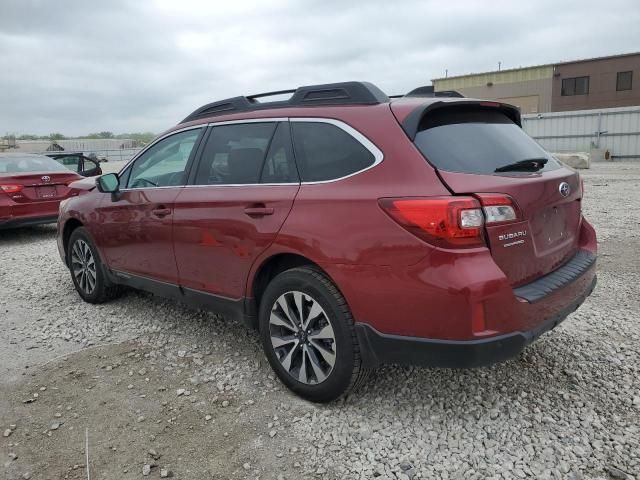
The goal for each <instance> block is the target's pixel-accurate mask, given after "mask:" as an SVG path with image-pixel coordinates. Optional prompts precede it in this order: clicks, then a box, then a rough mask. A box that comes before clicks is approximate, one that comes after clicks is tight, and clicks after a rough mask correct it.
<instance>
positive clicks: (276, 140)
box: [260, 122, 298, 183]
mask: <svg viewBox="0 0 640 480" xmlns="http://www.w3.org/2000/svg"><path fill="white" fill-rule="evenodd" d="M297 182H298V171H297V170H296V164H295V162H294V160H293V151H292V149H291V136H290V135H289V123H288V122H283V123H281V124H280V125H278V129H277V130H276V133H275V134H274V135H273V138H272V140H271V145H270V147H269V152H268V153H267V158H266V160H265V162H264V166H263V167H262V176H261V177H260V183H297Z"/></svg>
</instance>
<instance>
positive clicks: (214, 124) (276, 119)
mask: <svg viewBox="0 0 640 480" xmlns="http://www.w3.org/2000/svg"><path fill="white" fill-rule="evenodd" d="M287 121H289V118H288V117H268V118H247V119H244V120H226V121H222V122H211V123H207V126H208V127H220V126H222V125H238V124H242V123H271V122H287Z"/></svg>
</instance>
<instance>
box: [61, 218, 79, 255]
mask: <svg viewBox="0 0 640 480" xmlns="http://www.w3.org/2000/svg"><path fill="white" fill-rule="evenodd" d="M82 226H84V224H83V223H82V222H81V221H80V220H78V219H77V218H73V217H72V218H70V219H69V220H67V221H66V222H65V224H64V227H63V229H62V247H63V248H64V261H65V263H67V249H68V247H69V239H70V238H71V234H72V233H73V232H74V230H76V229H77V228H79V227H82Z"/></svg>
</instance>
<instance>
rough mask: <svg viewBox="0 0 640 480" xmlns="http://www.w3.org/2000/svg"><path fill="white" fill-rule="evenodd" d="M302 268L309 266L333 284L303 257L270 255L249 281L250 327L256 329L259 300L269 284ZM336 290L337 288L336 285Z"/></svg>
mask: <svg viewBox="0 0 640 480" xmlns="http://www.w3.org/2000/svg"><path fill="white" fill-rule="evenodd" d="M302 266H309V267H312V268H314V269H316V270H318V271H319V272H321V273H322V274H323V275H325V276H326V277H327V278H329V279H330V280H331V281H332V282H333V283H334V284H335V282H334V281H333V279H332V278H331V276H330V275H329V274H328V273H327V271H326V270H325V269H323V268H322V267H321V266H320V265H319V264H318V263H317V262H314V261H313V260H311V259H310V258H308V257H305V256H304V255H300V254H298V253H292V252H280V253H276V254H274V255H271V256H270V257H268V258H266V259H264V260H263V261H262V263H261V264H260V266H259V267H258V268H257V269H256V270H255V274H254V275H253V277H252V278H251V279H249V284H248V288H247V305H246V312H247V318H248V320H249V322H248V323H249V325H250V326H251V327H253V328H255V329H257V328H258V309H259V307H260V300H261V298H262V295H263V293H264V291H265V289H266V288H267V285H269V282H271V280H273V279H274V278H275V277H276V276H277V275H278V274H280V273H282V272H284V271H286V270H289V269H292V268H296V267H302ZM336 288H338V286H337V285H336Z"/></svg>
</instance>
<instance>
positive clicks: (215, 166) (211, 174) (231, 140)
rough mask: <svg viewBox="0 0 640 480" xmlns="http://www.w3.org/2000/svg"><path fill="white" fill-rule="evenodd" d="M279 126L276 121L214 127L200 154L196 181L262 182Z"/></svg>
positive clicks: (208, 183) (244, 183)
mask: <svg viewBox="0 0 640 480" xmlns="http://www.w3.org/2000/svg"><path fill="white" fill-rule="evenodd" d="M277 126H278V124H277V123H275V122H264V123H262V122H259V123H241V124H234V125H220V126H217V127H216V126H214V127H213V128H212V130H211V134H210V135H209V139H208V140H207V144H206V145H205V148H204V150H203V152H202V155H201V157H200V162H199V164H198V170H197V172H196V179H195V182H194V183H195V184H196V185H249V184H255V183H259V182H260V174H261V172H262V166H263V164H264V161H265V157H266V156H267V151H268V150H269V146H270V144H271V140H272V138H273V137H274V133H275V131H276V127H277Z"/></svg>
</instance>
